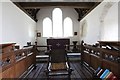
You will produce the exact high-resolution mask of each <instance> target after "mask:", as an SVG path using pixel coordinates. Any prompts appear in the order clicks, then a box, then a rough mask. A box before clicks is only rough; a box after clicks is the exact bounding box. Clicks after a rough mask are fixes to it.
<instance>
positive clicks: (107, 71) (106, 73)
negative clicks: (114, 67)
mask: <svg viewBox="0 0 120 80" xmlns="http://www.w3.org/2000/svg"><path fill="white" fill-rule="evenodd" d="M109 73H110V71H109V70H108V69H106V70H105V71H104V72H103V74H102V75H101V76H100V78H101V79H105V78H106V77H107V75H108V74H109Z"/></svg>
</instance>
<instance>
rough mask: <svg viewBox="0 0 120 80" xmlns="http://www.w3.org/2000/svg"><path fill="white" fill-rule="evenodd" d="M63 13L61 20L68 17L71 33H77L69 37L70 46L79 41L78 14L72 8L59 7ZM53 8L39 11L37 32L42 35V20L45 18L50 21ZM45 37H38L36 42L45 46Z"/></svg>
mask: <svg viewBox="0 0 120 80" xmlns="http://www.w3.org/2000/svg"><path fill="white" fill-rule="evenodd" d="M60 8H61V10H62V13H63V20H64V19H65V18H66V17H70V18H71V19H72V21H73V32H78V35H77V36H73V37H70V40H71V44H72V41H73V40H77V41H79V22H78V20H77V19H78V14H77V12H76V11H75V10H74V8H69V7H60ZM53 9H54V7H47V8H41V9H40V11H39V12H38V14H37V19H38V22H37V32H41V34H42V35H43V23H42V22H43V19H44V18H46V17H49V18H50V19H51V20H52V11H53ZM46 39H47V38H46V37H38V38H37V42H38V44H39V45H46Z"/></svg>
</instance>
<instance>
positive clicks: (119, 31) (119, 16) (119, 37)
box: [118, 2, 120, 41]
mask: <svg viewBox="0 0 120 80" xmlns="http://www.w3.org/2000/svg"><path fill="white" fill-rule="evenodd" d="M118 40H119V41H120V2H119V3H118Z"/></svg>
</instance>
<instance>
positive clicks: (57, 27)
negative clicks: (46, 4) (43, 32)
mask: <svg viewBox="0 0 120 80" xmlns="http://www.w3.org/2000/svg"><path fill="white" fill-rule="evenodd" d="M52 19H53V37H62V35H63V33H62V10H61V9H60V8H55V9H54V10H53V12H52Z"/></svg>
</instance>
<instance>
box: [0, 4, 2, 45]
mask: <svg viewBox="0 0 120 80" xmlns="http://www.w3.org/2000/svg"><path fill="white" fill-rule="evenodd" d="M0 43H2V3H1V2H0Z"/></svg>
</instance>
